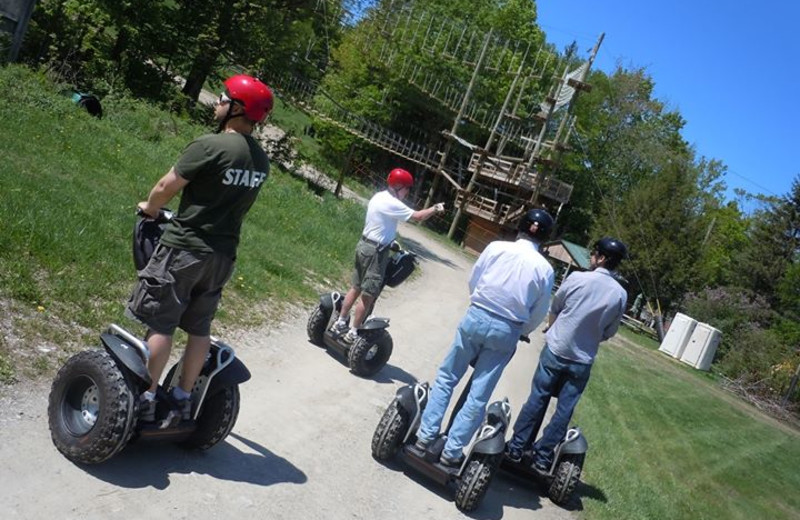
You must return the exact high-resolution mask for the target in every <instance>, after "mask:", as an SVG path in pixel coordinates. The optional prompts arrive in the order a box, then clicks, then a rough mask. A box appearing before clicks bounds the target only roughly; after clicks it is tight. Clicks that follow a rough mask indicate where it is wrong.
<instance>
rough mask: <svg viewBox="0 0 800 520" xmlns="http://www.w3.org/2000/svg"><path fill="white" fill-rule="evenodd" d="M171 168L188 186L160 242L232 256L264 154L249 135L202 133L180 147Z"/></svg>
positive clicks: (265, 169) (265, 163)
mask: <svg viewBox="0 0 800 520" xmlns="http://www.w3.org/2000/svg"><path fill="white" fill-rule="evenodd" d="M175 172H176V173H177V174H178V175H180V176H181V177H183V178H184V179H186V180H188V181H189V184H187V185H186V186H184V188H183V193H182V194H181V202H180V206H179V208H178V214H177V215H176V216H175V218H173V219H172V221H171V222H170V223H169V224H168V225H167V228H166V230H165V231H164V235H163V236H162V237H161V243H163V244H166V245H168V246H171V247H175V248H178V249H189V250H192V251H204V252H212V251H213V252H218V253H222V254H225V255H227V256H229V257H231V258H234V257H235V256H236V247H237V246H238V245H239V234H240V231H241V228H242V221H243V220H244V216H245V215H246V214H247V212H248V210H249V209H250V207H251V206H252V205H253V202H255V200H256V196H257V195H258V192H259V191H260V189H261V185H262V184H263V183H264V181H265V180H266V179H267V175H268V174H269V158H268V157H267V154H266V152H264V150H263V149H262V148H261V146H259V144H258V142H257V141H256V140H255V139H254V138H253V137H252V136H249V135H244V134H239V133H223V134H212V135H204V136H202V137H199V138H198V139H195V140H194V141H192V142H191V143H189V145H188V146H186V148H185V149H184V151H183V154H182V155H181V156H180V158H179V159H178V162H177V163H176V164H175Z"/></svg>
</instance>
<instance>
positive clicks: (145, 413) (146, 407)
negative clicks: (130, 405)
mask: <svg viewBox="0 0 800 520" xmlns="http://www.w3.org/2000/svg"><path fill="white" fill-rule="evenodd" d="M139 420H140V421H142V422H149V423H151V422H155V420H156V400H155V399H141V400H140V401H139Z"/></svg>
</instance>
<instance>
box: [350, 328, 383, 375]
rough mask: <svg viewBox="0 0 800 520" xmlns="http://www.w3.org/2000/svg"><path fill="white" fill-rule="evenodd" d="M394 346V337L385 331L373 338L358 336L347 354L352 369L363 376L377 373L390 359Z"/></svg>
mask: <svg viewBox="0 0 800 520" xmlns="http://www.w3.org/2000/svg"><path fill="white" fill-rule="evenodd" d="M392 348H393V342H392V337H391V336H390V335H389V333H387V332H385V331H384V332H382V333H381V334H379V335H378V336H376V337H373V338H371V339H368V338H362V337H360V338H358V340H357V341H356V342H355V343H353V346H352V347H350V352H349V354H348V355H347V362H348V364H349V365H350V370H351V371H352V372H353V373H354V374H355V375H357V376H361V377H369V376H371V375H373V374H375V373H376V372H377V371H378V370H380V369H382V368H383V366H384V365H385V364H386V362H387V361H389V358H390V357H391V356H392Z"/></svg>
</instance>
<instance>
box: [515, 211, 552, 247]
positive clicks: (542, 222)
mask: <svg viewBox="0 0 800 520" xmlns="http://www.w3.org/2000/svg"><path fill="white" fill-rule="evenodd" d="M534 222H536V223H537V224H539V229H537V230H536V233H535V234H533V235H532V234H531V233H530V228H531V224H533V223H534ZM554 224H555V222H554V221H553V217H551V216H550V213H548V212H546V211H545V210H543V209H529V210H528V212H527V213H525V215H523V216H522V218H521V219H519V227H518V228H517V229H518V230H519V231H520V233H525V234H526V235H528V236H529V237H531V238H535V239H536V240H538V241H540V242H542V241H544V240H547V237H549V236H550V232H551V231H553V225H554Z"/></svg>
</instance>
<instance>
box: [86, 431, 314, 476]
mask: <svg viewBox="0 0 800 520" xmlns="http://www.w3.org/2000/svg"><path fill="white" fill-rule="evenodd" d="M232 439H234V440H235V441H237V442H233V443H232V442H231V440H232ZM236 445H240V446H241V447H238V446H236ZM80 467H81V468H82V469H83V470H84V471H86V473H88V474H90V475H92V476H94V477H96V478H98V479H100V480H104V481H106V482H108V483H110V484H114V485H116V486H120V487H123V488H144V487H153V488H156V489H166V488H168V487H169V485H170V475H171V474H174V473H197V474H201V475H208V476H209V477H212V478H216V479H220V480H230V481H233V482H246V483H248V484H255V485H258V486H271V485H273V484H281V483H289V484H303V483H305V482H306V480H307V478H306V475H305V473H303V472H302V471H301V470H300V469H298V468H297V467H296V466H294V465H293V464H292V463H291V462H289V461H288V460H286V459H284V458H283V457H280V456H278V455H276V454H274V453H272V452H271V451H269V450H268V449H267V448H265V447H264V446H261V445H260V444H258V443H256V442H253V441H251V440H249V439H246V438H244V437H242V436H240V435H237V434H235V433H232V434H230V435H229V436H228V439H227V440H225V441H223V442H221V443H219V444H217V445H216V446H214V447H213V448H211V449H210V450H208V451H197V450H191V451H190V450H187V449H184V448H181V447H180V446H177V445H175V444H171V443H167V442H165V443H158V442H152V441H150V442H137V443H134V444H132V445H130V446H129V447H127V448H126V449H125V450H123V451H122V452H121V453H120V454H118V455H116V456H115V457H113V458H112V459H110V460H108V461H106V462H104V463H102V464H99V465H90V466H86V465H81V466H80Z"/></svg>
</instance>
